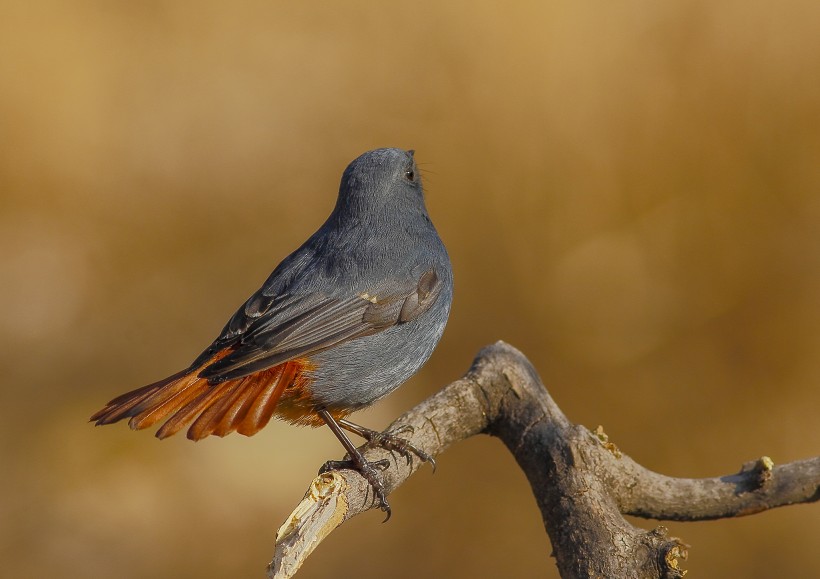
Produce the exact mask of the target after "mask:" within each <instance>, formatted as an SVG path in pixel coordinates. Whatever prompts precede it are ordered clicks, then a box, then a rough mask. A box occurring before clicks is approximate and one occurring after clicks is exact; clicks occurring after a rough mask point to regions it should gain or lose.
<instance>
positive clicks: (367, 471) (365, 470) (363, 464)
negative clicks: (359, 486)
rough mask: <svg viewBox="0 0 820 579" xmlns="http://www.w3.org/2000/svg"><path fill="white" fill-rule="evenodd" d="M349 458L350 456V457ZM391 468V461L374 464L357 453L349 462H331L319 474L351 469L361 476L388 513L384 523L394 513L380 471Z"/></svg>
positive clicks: (382, 508) (380, 506)
mask: <svg viewBox="0 0 820 579" xmlns="http://www.w3.org/2000/svg"><path fill="white" fill-rule="evenodd" d="M348 456H349V455H348ZM389 466H390V461H389V460H386V459H383V460H377V461H374V462H369V461H368V460H367V459H365V458H364V456H362V454H361V453H360V452H358V451H357V452H356V453H355V454H353V456H352V457H351V458H350V459H348V460H329V461H327V462H326V463H325V464H324V465H322V468H320V469H319V474H323V473H326V472H327V471H329V470H339V469H350V470H355V471H356V472H358V473H359V474H361V475H362V476H363V477H364V479H365V480H366V481H367V482H368V483H369V484H370V488H372V489H373V495H374V496H375V498H376V500H377V501H378V502H379V508H380V509H381V510H382V511H384V512H385V513H386V516H385V518H384V521H382V522H384V523H386V522H387V521H389V520H390V516H391V515H392V511H391V510H390V503H388V502H387V492H386V491H385V488H384V481H383V480H382V475H381V472H380V471H383V470H385V469H387V468H388V467H389Z"/></svg>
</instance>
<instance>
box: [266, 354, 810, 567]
mask: <svg viewBox="0 0 820 579" xmlns="http://www.w3.org/2000/svg"><path fill="white" fill-rule="evenodd" d="M407 426H409V427H411V430H410V432H411V434H410V435H409V436H407V437H406V438H407V439H408V440H409V441H410V442H411V443H412V444H413V445H415V446H416V447H418V448H420V449H422V450H423V451H425V452H426V453H428V454H430V455H431V456H437V455H439V454H440V453H442V452H443V451H444V450H445V449H446V448H447V447H448V446H450V445H451V444H453V443H455V442H458V441H459V440H463V439H465V438H468V437H470V436H473V435H475V434H479V433H487V434H491V435H493V436H496V437H498V438H499V439H501V440H502V441H503V442H504V444H505V445H506V446H507V448H508V449H509V450H510V452H511V453H512V454H513V456H514V457H515V459H516V460H517V462H518V464H519V466H521V468H522V470H523V471H524V472H525V474H526V475H527V478H528V480H529V482H530V485H531V487H532V489H533V493H534V495H535V497H536V500H537V502H538V505H539V508H540V509H541V515H542V518H543V521H544V525H545V528H546V530H547V532H548V534H549V536H550V540H551V543H552V550H553V553H554V555H555V558H556V562H557V564H558V568H559V571H560V572H561V575H562V577H600V576H605V577H653V578H654V577H681V576H682V575H683V571H681V570H680V568H679V567H678V559H679V558H685V557H686V545H684V544H683V543H681V542H680V541H679V540H677V539H674V538H668V537H667V536H666V531H665V529H664V528H663V527H659V528H658V529H655V530H653V531H648V532H647V531H645V530H642V529H639V528H636V527H634V526H632V525H630V524H629V523H628V522H627V521H626V520H624V518H623V516H622V514H631V515H637V516H641V517H646V518H653V519H659V520H702V519H714V518H724V517H735V516H742V515H748V514H753V513H756V512H760V511H762V510H766V509H770V508H774V507H779V506H784V505H789V504H796V503H807V502H814V501H817V500H818V499H820V458H815V459H810V460H805V461H800V462H795V463H791V464H787V465H782V466H777V467H775V466H773V463H772V461H771V459H768V458H767V457H763V458H761V459H759V460H757V461H754V462H752V463H750V464H748V465H746V466H744V468H743V469H742V470H741V472H739V473H738V474H734V475H729V476H724V477H720V478H709V479H678V478H671V477H666V476H663V475H660V474H657V473H654V472H652V471H650V470H647V469H646V468H644V467H642V466H641V465H639V464H637V463H635V462H634V461H633V460H632V459H630V458H629V457H628V456H626V455H624V454H622V453H621V452H620V451H619V450H618V449H617V447H615V445H614V444H612V443H610V442H609V441H608V440H607V439H606V435H605V434H604V433H603V430H602V429H600V428H599V430H598V431H597V432H596V433H592V432H590V431H589V430H587V429H586V428H584V427H583V426H579V425H575V424H572V423H571V422H570V421H569V420H568V419H567V417H566V416H564V414H563V413H562V412H561V410H560V409H559V408H558V406H557V405H556V404H555V402H554V401H553V400H552V398H551V397H550V396H549V394H548V393H547V390H546V389H545V388H544V386H543V384H542V383H541V380H540V379H539V377H538V375H537V373H536V372H535V370H534V368H533V367H532V365H531V364H530V363H529V361H528V360H527V359H526V358H525V357H524V356H523V354H521V353H520V352H519V351H518V350H516V349H515V348H513V347H511V346H509V345H507V344H504V343H502V342H498V343H496V344H494V345H493V346H489V347H487V348H484V349H483V350H482V351H481V352H479V354H478V356H477V358H476V359H475V361H474V362H473V366H472V367H471V368H470V370H469V371H468V372H467V374H466V375H465V376H464V378H462V379H460V380H457V381H456V382H453V383H452V384H450V385H449V386H447V387H445V388H444V389H443V390H441V391H440V392H438V393H437V394H435V395H434V396H432V397H431V398H429V399H427V400H426V401H424V402H422V403H421V404H419V405H418V406H417V407H416V408H414V409H412V410H410V411H409V412H407V413H406V414H404V415H403V416H402V417H400V418H399V419H398V420H397V421H396V422H394V423H393V424H392V425H391V427H390V430H397V429H402V428H404V427H407ZM363 450H364V454H365V457H366V458H367V459H368V460H371V461H375V460H380V459H383V458H388V459H391V464H392V466H391V467H390V468H388V469H387V470H386V471H384V473H383V475H384V483H385V487H386V490H387V492H388V493H390V492H392V491H393V490H394V489H395V488H397V487H398V486H399V485H401V484H402V483H403V482H404V481H405V480H406V479H407V478H408V477H409V476H410V475H412V474H413V472H415V471H416V470H417V469H418V468H420V467H421V466H422V464H421V463H420V462H419V461H413V462H412V463H408V462H407V461H406V460H405V459H404V458H402V457H400V456H398V455H392V454H391V453H390V452H388V451H385V450H382V449H374V448H364V447H363ZM374 506H377V505H376V503H375V501H374V497H373V496H372V492H370V488H369V486H368V484H367V483H366V482H365V481H364V479H363V478H362V477H361V476H360V475H359V474H358V473H356V472H354V471H348V470H342V471H333V472H330V473H326V474H324V475H321V476H319V477H317V478H316V479H315V480H314V481H313V483H312V484H311V487H310V489H309V490H308V492H307V494H306V495H305V498H304V499H303V500H302V502H301V503H299V505H298V506H297V508H296V510H294V512H293V513H292V514H291V516H290V517H289V519H288V521H287V522H286V523H285V524H284V525H283V526H282V528H281V529H280V530H279V533H278V534H277V538H276V553H275V556H274V559H273V561H272V562H271V564H270V566H269V569H268V575H269V577H276V578H285V577H291V576H293V574H294V573H295V572H296V571H297V570H298V568H299V566H300V565H301V564H302V562H303V561H304V560H305V558H306V557H307V556H308V555H309V554H310V553H311V552H312V551H313V549H314V548H315V547H316V546H317V545H318V544H319V543H320V542H321V541H322V539H324V537H326V536H327V535H328V534H329V533H330V532H332V531H333V529H335V528H336V527H338V526H339V525H341V524H342V523H343V522H344V521H346V520H348V519H350V518H351V517H354V516H356V515H357V514H360V513H363V512H365V511H367V510H369V509H370V508H373V507H374Z"/></svg>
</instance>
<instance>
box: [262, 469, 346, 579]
mask: <svg viewBox="0 0 820 579" xmlns="http://www.w3.org/2000/svg"><path fill="white" fill-rule="evenodd" d="M346 490H347V481H346V480H345V478H344V477H343V476H342V475H341V474H339V473H337V472H334V471H330V472H326V473H324V474H321V475H319V476H317V477H316V478H315V479H313V482H312V483H311V484H310V488H309V489H308V492H307V493H306V494H305V498H303V499H302V502H300V503H299V504H298V505H297V506H296V508H295V509H294V510H293V512H292V513H291V514H290V516H289V517H288V519H287V520H286V521H285V523H284V524H283V525H282V526H281V527H280V528H279V531H278V532H277V533H276V551H275V553H274V556H273V560H272V561H271V562H270V563H269V564H268V577H269V578H270V579H274V578H276V579H287V578H289V577H293V575H294V574H295V573H296V572H297V571H298V570H299V567H301V566H302V563H304V561H305V559H307V557H308V555H310V554H311V553H312V552H313V550H314V549H315V548H316V547H317V546H318V545H319V543H321V542H322V540H323V539H324V538H325V537H327V536H328V535H329V534H330V533H331V531H333V529H335V528H336V527H338V526H339V525H341V524H342V523H343V522H344V520H345V516H346V514H347V511H348V503H347V500H346V498H345V491H346Z"/></svg>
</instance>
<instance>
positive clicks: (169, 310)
mask: <svg viewBox="0 0 820 579" xmlns="http://www.w3.org/2000/svg"><path fill="white" fill-rule="evenodd" d="M819 29H820V4H818V3H817V2H815V1H811V0H786V1H784V2H780V3H777V5H776V6H774V5H772V4H771V3H766V2H731V1H715V0H693V1H687V2H683V1H681V2H653V1H649V0H626V1H624V2H617V3H607V2H603V3H601V2H598V3H586V4H585V3H578V2H570V1H565V0H556V1H553V2H537V3H536V2H529V3H519V4H510V3H498V2H485V1H475V0H473V1H470V2H464V1H452V2H446V3H444V2H427V1H421V2H413V3H406V2H405V3H371V2H345V3H344V4H340V3H330V2H324V3H322V2H270V1H264V2H263V1H255V2H234V3H222V2H213V1H203V2H197V3H196V4H192V3H183V2H176V3H175V2H165V1H157V2H132V3H110V2H102V1H78V2H71V3H64V2H55V1H52V2H48V1H45V2H37V3H33V2H23V1H14V0H5V1H4V2H3V3H2V4H1V5H0V279H1V280H2V282H0V303H2V304H3V311H4V313H3V315H2V316H0V340H2V348H0V367H2V369H3V371H2V384H3V386H2V397H3V398H2V409H0V412H2V420H0V428H1V429H2V436H0V453H2V454H1V456H0V460H2V464H3V468H2V470H3V476H2V477H0V553H1V554H0V557H1V558H2V560H3V570H4V574H5V575H7V576H9V577H43V576H52V575H59V576H61V577H69V578H74V577H77V578H80V577H83V578H85V577H127V578H131V577H263V576H264V569H265V564H266V563H267V561H268V560H269V558H270V556H271V554H272V550H273V541H274V537H275V533H276V530H277V529H278V527H279V525H280V524H281V523H282V522H283V521H284V519H285V517H286V516H287V514H288V513H289V512H290V511H291V509H292V508H293V507H294V506H295V505H296V503H297V502H298V501H299V499H300V498H301V497H302V494H303V492H304V490H305V489H306V487H307V484H308V482H309V481H310V480H311V478H312V477H313V475H314V474H315V473H316V470H317V469H318V467H319V466H320V465H321V464H322V463H323V462H324V461H325V460H327V459H330V458H338V457H339V456H340V455H341V454H342V453H341V448H340V447H339V445H338V443H337V442H336V440H335V439H334V437H333V436H332V434H331V433H330V432H329V431H326V430H325V429H319V430H308V429H298V428H294V427H291V426H287V425H285V424H281V423H275V424H271V425H270V426H269V427H268V428H266V429H265V430H264V431H263V432H262V433H260V434H259V435H257V436H255V437H253V438H250V439H248V438H244V437H242V436H238V435H232V436H229V437H227V438H225V439H224V440H220V439H216V438H213V439H208V440H205V441H203V442H201V443H198V444H193V443H191V442H189V441H187V440H185V439H184V438H181V437H175V439H169V440H166V441H164V442H162V443H159V442H158V441H157V440H155V439H154V438H153V437H152V435H151V433H149V432H139V433H134V432H131V431H129V430H128V428H127V427H125V426H124V425H123V424H118V425H115V426H111V427H107V428H104V429H102V428H99V429H95V428H93V427H92V426H91V425H89V424H88V423H87V419H88V416H89V415H90V414H91V413H92V412H93V411H95V410H97V409H98V408H99V407H100V406H101V405H102V404H103V403H104V402H105V401H107V400H109V399H110V398H112V397H113V396H115V395H118V394H120V393H122V392H124V391H126V390H129V389H132V388H135V387H137V386H141V385H143V384H146V383H148V382H152V381H154V380H157V379H159V378H161V377H164V376H166V375H168V374H170V373H172V372H174V371H176V370H178V369H180V368H182V367H184V366H187V365H188V363H189V362H190V361H191V360H192V358H193V357H194V356H195V355H196V354H198V353H199V352H200V350H201V349H202V348H203V347H204V346H206V345H207V344H208V343H209V342H210V341H211V339H213V338H214V337H215V336H216V334H217V333H218V332H219V330H220V329H221V327H222V325H223V324H224V322H225V321H226V319H227V317H228V316H229V315H230V314H231V313H232V312H233V311H234V309H235V308H236V307H237V306H238V305H239V304H240V303H242V302H243V301H244V299H245V298H246V297H247V296H248V295H249V294H250V293H251V292H252V291H254V290H255V289H256V288H257V287H258V285H259V284H260V283H261V282H262V281H263V280H264V279H265V277H266V276H267V275H268V273H269V272H270V271H271V269H272V268H273V267H274V266H275V265H276V264H277V263H278V262H279V260H280V259H281V258H283V257H284V256H285V255H286V254H287V253H289V252H290V251H292V250H293V249H295V248H296V247H297V246H298V245H299V244H301V242H302V241H303V240H304V239H305V238H306V237H307V236H308V235H309V234H310V233H312V232H313V231H314V230H315V229H316V228H317V227H318V226H319V225H320V224H321V223H322V221H323V220H324V219H325V217H326V216H327V214H328V213H329V212H330V210H331V208H332V206H333V203H334V201H335V196H336V191H337V187H338V182H339V178H340V176H341V172H342V170H343V169H344V167H345V165H346V164H347V163H348V162H349V161H350V160H351V159H353V158H354V157H356V156H357V155H359V154H360V153H362V152H363V151H365V150H367V149H371V148H375V147H381V146H399V147H404V148H415V149H416V150H417V153H416V158H417V159H418V161H419V162H420V163H421V164H422V167H423V169H424V179H425V184H426V188H427V191H428V194H427V199H428V207H429V209H430V212H431V214H432V216H433V219H434V221H435V223H436V225H437V227H438V229H439V231H440V233H441V235H442V237H443V238H444V240H445V242H446V243H447V245H448V248H449V250H450V253H451V257H452V260H453V264H454V268H455V274H456V298H455V303H454V309H453V312H452V317H451V320H450V324H449V327H448V329H447V332H446V333H445V336H444V339H443V341H442V343H441V345H440V347H439V348H438V350H437V352H436V354H435V355H434V357H433V358H432V360H431V361H430V362H429V364H428V365H427V366H426V367H425V368H424V370H423V371H422V372H421V373H420V374H419V375H418V376H417V377H415V378H414V379H413V380H412V381H411V382H409V383H408V384H406V385H405V386H404V387H403V388H402V389H400V390H399V391H398V392H396V393H395V394H394V395H392V396H391V397H390V398H388V399H387V400H385V401H383V402H382V403H380V404H379V405H377V406H376V407H375V408H373V409H371V410H369V411H367V412H365V413H362V414H359V415H357V418H358V421H359V422H362V423H364V424H366V425H370V426H372V427H374V428H382V427H384V426H386V425H387V424H389V422H390V421H391V420H392V419H393V418H395V417H396V416H398V415H399V414H400V413H401V412H403V411H404V410H406V409H408V408H410V407H411V406H412V405H414V404H415V403H417V402H419V401H421V400H423V399H424V398H426V397H427V396H429V395H430V394H432V393H433V392H435V391H436V390H438V389H439V388H440V387H442V386H443V385H444V384H446V383H448V382H449V381H451V380H453V379H455V378H457V377H458V376H460V375H461V374H462V373H463V372H464V371H465V370H466V369H467V368H468V367H469V365H470V362H471V360H472V358H473V356H474V355H475V354H476V352H477V351H478V350H479V348H480V347H481V346H483V345H485V344H488V343H490V342H493V341H495V340H498V339H503V340H506V341H508V342H510V343H511V344H513V345H514V346H516V347H518V348H519V349H521V350H522V351H523V352H524V353H525V354H527V355H528V356H529V357H530V359H531V360H532V361H533V362H534V364H535V365H536V367H537V368H538V370H539V371H540V373H541V375H542V377H543V379H544V381H545V383H546V384H547V386H548V388H549V389H550V391H551V393H552V395H553V396H554V398H555V399H556V401H557V402H558V404H559V405H560V406H561V407H562V408H563V410H564V411H565V412H566V413H567V415H568V416H569V417H570V418H571V419H573V420H574V421H577V422H580V423H582V424H584V425H586V426H587V427H589V428H595V427H596V426H597V425H598V424H602V425H603V426H604V428H605V429H606V431H607V433H608V434H609V435H610V437H611V438H612V440H613V441H614V442H615V443H616V444H618V445H619V446H620V448H621V449H623V451H625V452H626V453H628V454H629V455H631V456H632V457H633V458H635V459H636V460H638V461H639V462H641V463H643V464H644V465H646V466H647V467H649V468H652V469H654V470H657V471H660V472H663V473H666V474H669V475H676V476H686V477H707V476H716V475H722V474H729V473H734V472H737V470H738V469H739V468H740V465H741V463H743V462H745V461H748V460H752V459H755V458H757V457H759V456H761V455H763V454H766V455H769V456H771V457H772V458H773V459H774V461H775V462H776V463H783V462H787V461H792V460H797V459H801V458H807V457H809V456H813V455H816V454H818V453H819V452H820V430H819V429H818V427H817V426H818V415H820V413H819V411H820V388H818V385H820V356H818V351H819V350H820V299H818V295H819V294H820V195H818V188H819V187H820V123H818V118H820V83H819V82H818V76H817V71H818V70H820V33H819ZM391 503H392V504H393V509H394V516H393V518H392V520H391V521H390V523H389V524H387V525H384V526H382V524H381V520H382V517H381V515H380V514H379V513H372V514H368V515H366V516H363V517H359V518H358V519H356V520H354V521H351V522H350V523H349V524H347V525H345V526H344V527H343V528H342V529H340V530H339V531H337V532H336V533H334V534H333V535H332V536H331V537H330V539H329V540H328V541H327V542H326V543H325V544H323V545H322V546H321V547H320V548H319V549H318V550H317V551H316V552H315V553H314V555H313V556H312V557H311V559H310V560H309V561H308V563H307V564H306V566H305V567H304V568H303V571H302V574H301V575H300V576H303V577H326V576H329V575H330V574H331V573H333V574H334V576H341V577H345V576H354V575H355V576H356V577H359V578H362V579H366V578H375V577H385V576H389V577H417V576H420V575H424V576H431V577H500V576H506V577H556V576H557V573H556V571H555V568H554V563H553V560H552V559H551V558H550V556H549V555H550V546H549V543H548V539H547V537H546V534H545V532H544V530H543V529H542V528H541V523H540V516H539V513H538V510H537V508H536V505H535V501H534V500H533V498H532V496H531V492H530V489H529V487H528V485H527V482H526V480H525V478H524V476H523V475H522V474H521V473H520V472H519V471H518V469H517V467H516V466H515V464H514V462H513V461H512V459H511V458H510V457H509V455H508V454H507V452H506V451H505V449H504V448H503V446H502V445H501V444H500V443H499V442H498V441H496V440H493V439H491V438H489V437H481V438H475V439H472V440H468V441H466V442H464V443H461V444H459V445H457V446H456V447H454V448H453V449H452V450H450V451H448V452H447V453H446V454H445V455H443V456H441V457H440V458H439V468H438V472H437V473H436V475H435V476H432V475H431V474H430V472H429V470H427V469H424V470H422V471H421V472H420V473H419V474H418V475H417V476H415V477H413V479H412V480H410V481H409V482H408V484H406V485H405V486H404V487H402V488H401V489H400V490H399V491H398V492H396V493H395V494H394V495H393V496H391ZM638 524H640V525H641V526H643V527H644V528H652V527H654V526H655V525H656V523H655V522H652V521H638ZM668 526H669V527H670V529H671V534H672V535H674V536H679V537H682V538H683V540H684V541H685V542H687V543H689V544H691V545H692V550H691V556H690V559H689V561H688V562H687V563H686V565H685V566H686V568H688V569H690V570H691V573H692V576H695V577H728V576H735V577H771V576H772V575H773V574H774V573H777V574H778V575H780V576H783V577H797V576H800V577H806V576H808V575H810V574H811V573H812V572H811V571H810V569H815V570H816V547H817V543H816V540H817V537H818V536H820V516H818V510H817V506H816V505H810V506H798V507H793V508H786V509H779V510H776V511H773V512H768V513H763V514H761V515H757V516H754V517H748V518H744V519H737V520H728V521H717V522H708V523H696V524H682V523H672V524H668Z"/></svg>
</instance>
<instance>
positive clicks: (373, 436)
mask: <svg viewBox="0 0 820 579" xmlns="http://www.w3.org/2000/svg"><path fill="white" fill-rule="evenodd" d="M340 422H341V424H342V427H343V428H345V429H347V430H349V431H350V432H353V433H355V434H357V435H359V436H361V437H362V438H364V439H365V440H367V444H366V446H368V447H370V448H375V447H378V448H383V449H385V450H387V451H390V452H397V453H399V454H400V455H401V456H403V457H404V458H405V460H407V464H408V465H410V464H412V463H413V455H415V456H417V457H418V458H419V459H420V460H421V461H422V462H429V463H430V466H431V467H433V472H436V459H434V458H433V457H432V456H430V455H429V454H427V453H426V452H424V451H423V450H421V449H420V448H419V447H417V446H415V445H414V444H412V443H411V442H410V441H408V440H406V439H404V438H402V437H401V436H400V434H403V433H410V434H412V433H413V432H414V429H413V427H412V426H410V425H409V424H405V425H403V426H400V427H399V428H397V429H396V430H392V431H388V432H379V431H377V430H371V429H370V428H365V427H364V426H360V425H358V424H354V423H352V422H350V421H348V420H342V421H340Z"/></svg>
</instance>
